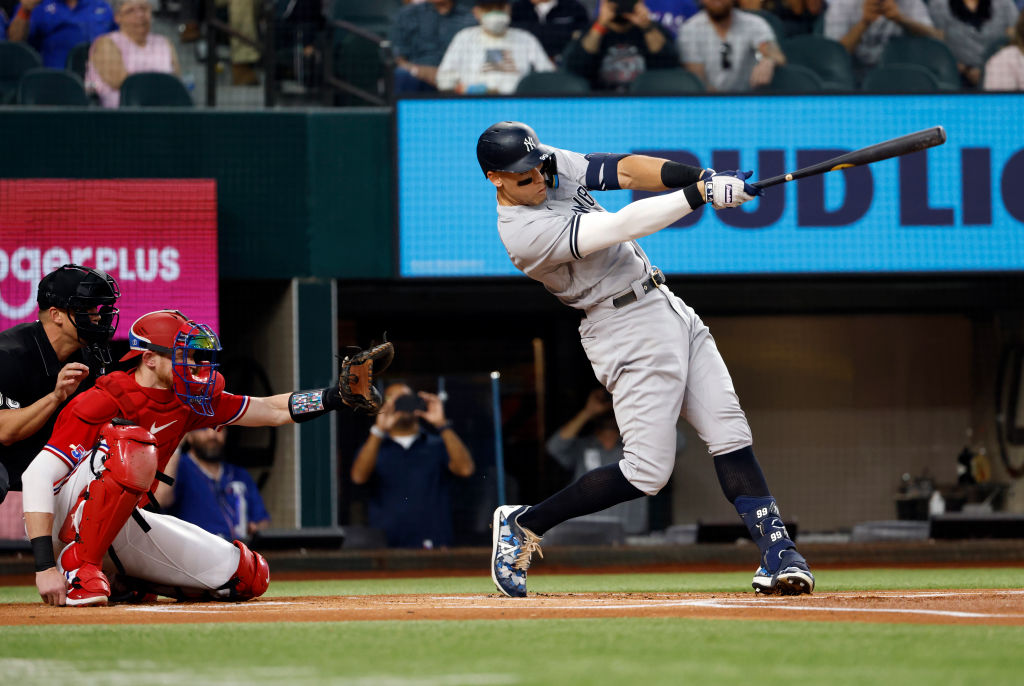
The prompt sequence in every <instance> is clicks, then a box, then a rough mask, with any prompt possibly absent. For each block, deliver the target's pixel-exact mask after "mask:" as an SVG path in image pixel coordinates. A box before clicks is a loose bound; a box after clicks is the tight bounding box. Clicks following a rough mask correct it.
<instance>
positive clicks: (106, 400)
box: [43, 372, 249, 488]
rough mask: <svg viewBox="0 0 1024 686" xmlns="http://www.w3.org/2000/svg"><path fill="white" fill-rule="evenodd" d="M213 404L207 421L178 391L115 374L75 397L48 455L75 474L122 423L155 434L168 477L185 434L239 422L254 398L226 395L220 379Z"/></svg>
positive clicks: (60, 421)
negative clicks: (112, 424)
mask: <svg viewBox="0 0 1024 686" xmlns="http://www.w3.org/2000/svg"><path fill="white" fill-rule="evenodd" d="M211 403H212V405H213V408H214V413H213V416H212V417H204V416H202V415H199V414H196V413H195V412H193V411H192V410H191V409H190V408H189V407H188V406H186V405H184V404H182V402H181V401H180V400H179V399H178V396H176V395H175V394H174V391H173V390H170V389H164V388H144V387H142V386H140V385H139V384H138V383H136V381H135V376H134V374H132V375H129V374H125V373H124V372H114V373H112V374H107V375H106V376H101V377H100V378H99V379H97V380H96V385H95V386H94V387H93V388H91V389H89V390H88V391H86V392H85V393H82V394H80V395H78V396H76V397H75V398H74V399H73V400H72V401H71V402H70V403H69V404H68V406H67V407H65V408H64V409H63V410H62V411H61V413H60V416H59V417H58V418H57V423H56V425H55V426H54V428H53V434H52V435H51V436H50V441H49V442H48V443H47V444H46V446H45V447H44V448H43V450H45V451H47V452H49V453H50V454H52V455H55V456H56V457H58V458H60V459H61V461H63V462H64V463H66V464H67V465H68V468H69V469H74V468H75V467H77V466H78V463H79V462H81V461H82V460H84V459H85V458H87V457H89V453H90V452H91V451H92V448H93V446H94V445H96V441H97V439H98V438H99V435H100V429H101V428H103V426H105V425H106V424H107V422H109V421H110V420H111V419H113V418H114V417H121V418H123V419H127V420H128V421H130V422H132V423H134V424H137V425H139V426H141V427H142V428H144V429H146V430H147V431H149V433H151V434H153V437H154V438H156V441H157V469H158V470H160V471H163V469H164V467H166V466H167V461H168V460H169V459H171V455H172V454H173V453H174V450H175V448H177V447H178V445H179V444H180V443H181V439H182V437H183V436H184V435H185V434H187V433H188V432H189V431H192V430H194V429H203V428H207V427H213V428H218V429H219V428H220V427H222V426H227V425H228V424H232V423H234V422H236V421H238V420H239V419H240V418H241V417H242V415H243V414H245V411H246V410H247V409H249V396H245V395H234V394H233V393H228V392H226V391H225V390H224V377H222V376H221V375H220V374H217V380H216V384H215V385H214V390H213V397H212V399H211ZM153 488H156V483H154V484H153Z"/></svg>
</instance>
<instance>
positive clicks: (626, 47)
mask: <svg viewBox="0 0 1024 686" xmlns="http://www.w3.org/2000/svg"><path fill="white" fill-rule="evenodd" d="M678 61H679V60H678V56H677V53H676V50H675V46H673V44H672V41H671V40H670V39H669V37H668V35H667V34H666V33H665V30H664V29H663V28H661V26H659V25H658V23H657V22H656V21H654V19H653V18H652V17H651V12H650V10H648V9H647V5H645V4H644V3H643V1H642V0H617V1H616V2H611V0H601V6H600V8H599V9H598V13H597V21H595V22H594V24H593V26H591V27H590V30H588V31H587V32H586V33H584V34H583V35H582V36H580V37H579V38H578V39H576V40H575V41H573V42H572V43H571V44H570V45H569V47H568V49H567V50H566V54H565V68H566V70H567V71H571V72H573V73H575V74H579V75H580V76H582V77H583V78H585V79H587V80H588V81H590V86H591V88H593V89H594V90H614V91H620V92H624V91H626V90H627V89H628V88H629V85H630V84H631V83H633V81H635V80H636V77H637V76H639V75H640V74H642V73H643V72H645V71H647V70H650V69H672V68H674V67H676V66H678Z"/></svg>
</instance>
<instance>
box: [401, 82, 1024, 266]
mask: <svg viewBox="0 0 1024 686" xmlns="http://www.w3.org/2000/svg"><path fill="white" fill-rule="evenodd" d="M1021 112H1024V94H1016V93H1013V94H1010V93H1007V94H961V95H956V94H950V95H891V96H889V95H884V96H883V95H834V96H833V95H814V96H771V95H766V96H756V95H749V96H717V95H708V96H690V97H632V98H623V97H593V98H572V99H558V98H546V99H533V98H515V99H510V98H504V99H475V98H474V99H471V100H468V99H467V100H453V99H448V100H424V99H418V98H417V99H408V100H400V101H399V103H398V112H397V117H396V125H397V137H396V139H397V141H398V183H399V190H398V197H399V250H400V260H399V264H400V271H401V275H402V276H431V277H432V276H506V275H509V276H510V275H517V274H518V271H517V270H516V269H515V267H514V265H513V264H512V262H511V261H510V260H509V258H508V255H507V254H506V253H505V250H504V247H503V245H502V243H501V241H500V239H499V237H498V230H497V212H496V207H495V205H496V201H495V188H494V186H493V185H492V184H491V183H489V182H488V181H487V179H486V178H485V177H484V174H483V172H482V170H481V169H480V166H479V165H478V164H477V160H476V155H475V149H476V141H477V138H478V137H479V136H480V134H481V133H482V132H483V131H484V130H485V129H486V128H487V127H488V126H490V125H492V124H494V123H495V122H499V121H503V120H509V119H511V120H518V121H523V122H525V123H527V124H529V125H530V126H532V127H533V129H534V130H535V131H536V133H537V139H538V140H536V141H533V142H534V143H535V144H537V145H546V146H550V147H555V148H562V149H565V150H570V151H574V152H578V153H582V154H586V153H592V152H609V153H633V154H640V155H650V156H654V157H661V158H668V159H671V160H675V161H677V162H681V163H684V164H688V165H693V166H697V167H701V168H708V167H710V168H715V169H718V170H736V169H739V170H753V172H754V175H753V180H757V179H766V178H769V177H772V176H776V175H780V174H785V173H786V172H790V171H795V170H797V169H800V168H802V167H807V166H810V165H813V164H816V163H818V162H822V161H824V160H827V159H830V158H832V157H835V156H837V155H841V154H843V153H845V152H849V151H851V150H856V149H858V148H862V147H865V146H868V145H871V144H874V143H879V142H882V141H885V140H888V139H890V138H895V137H897V136H902V135H905V134H908V133H912V132H914V131H919V130H921V129H926V128H929V127H932V126H943V127H945V129H946V132H947V135H948V140H947V142H946V143H945V144H944V145H942V146H939V147H936V148H931V149H929V150H924V151H921V152H917V153H913V154H911V155H906V156H903V157H900V158H898V159H890V160H885V161H882V162H878V163H876V164H872V165H869V166H864V167H855V168H852V169H846V170H844V171H836V172H831V173H828V174H824V175H819V176H813V177H809V178H806V179H802V180H798V181H794V182H791V183H786V184H782V185H779V186H774V187H772V188H768V189H766V190H765V193H764V196H763V197H761V198H759V199H756V200H754V201H752V202H749V203H746V204H744V205H743V206H741V207H738V208H734V209H728V210H722V211H719V212H715V211H713V210H711V209H710V208H708V207H703V208H700V209H698V210H697V211H696V212H693V213H692V214H690V215H688V216H686V217H684V218H683V219H681V220H680V221H678V222H676V223H675V224H673V225H672V226H670V227H668V228H666V229H663V230H660V231H658V232H656V233H653V234H651V235H649V236H646V237H644V238H641V239H640V240H639V243H640V245H641V246H642V247H643V248H644V250H645V251H646V252H647V254H648V256H649V257H650V258H651V261H652V263H653V264H655V265H657V266H659V267H661V268H662V269H663V270H664V271H666V272H669V273H674V274H830V273H832V274H834V273H865V274H878V273H899V272H918V273H922V272H923V273H951V272H1012V271H1020V270H1024V192H1022V191H1021V187H1022V179H1024V137H1022V136H1021V134H1020V123H1019V122H1020V119H1021ZM438 140H443V141H444V147H445V150H447V151H448V153H447V154H446V156H445V158H444V163H443V171H439V170H438V163H437V146H436V142H437V141H438ZM576 159H577V164H576V165H573V166H572V168H568V169H559V170H558V172H559V182H560V184H563V185H574V184H578V183H583V184H584V185H585V184H586V178H587V177H586V162H585V161H583V160H582V158H576ZM593 190H594V189H591V191H593ZM650 194H651V193H649V192H641V191H630V190H617V191H608V192H596V191H595V192H592V195H593V198H594V200H596V202H597V203H599V204H600V205H601V206H602V207H603V208H604V209H605V210H608V211H609V212H614V211H617V210H619V209H621V208H622V207H623V206H624V205H626V204H627V203H629V202H633V201H635V200H638V199H640V198H643V197H645V196H647V195H650ZM540 209H541V210H542V209H543V208H540ZM552 240H555V237H554V236H553V237H552Z"/></svg>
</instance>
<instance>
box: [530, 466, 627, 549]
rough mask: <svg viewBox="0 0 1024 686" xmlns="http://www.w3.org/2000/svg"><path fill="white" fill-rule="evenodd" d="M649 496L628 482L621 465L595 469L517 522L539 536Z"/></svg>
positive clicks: (532, 509)
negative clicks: (615, 506)
mask: <svg viewBox="0 0 1024 686" xmlns="http://www.w3.org/2000/svg"><path fill="white" fill-rule="evenodd" d="M644 495H646V494H645V493H644V492H643V491H641V490H640V489H639V488H637V487H636V486H634V485H633V484H631V483H629V482H628V481H627V480H626V477H625V476H623V474H622V470H621V469H619V465H618V463H617V462H616V463H614V464H607V465H605V466H603V467H598V468H597V469H593V470H591V471H589V472H587V473H586V474H584V475H583V476H581V477H580V478H578V479H576V481H574V482H573V483H571V484H569V485H568V486H566V487H565V488H563V489H562V490H560V491H559V492H558V493H555V494H554V495H553V496H551V497H550V498H548V499H547V500H545V501H543V502H541V503H540V504H538V505H534V506H533V507H531V508H530V509H529V510H527V511H526V512H524V513H523V514H522V515H520V517H519V519H518V522H519V525H520V526H524V527H526V528H527V529H529V530H530V531H532V532H533V533H535V534H537V535H538V536H542V535H543V534H544V532H545V531H547V530H548V529H550V528H551V527H553V526H555V525H556V524H561V523H562V522H564V521H566V520H567V519H572V518H573V517H582V516H583V515H587V514H591V513H593V512H600V511H601V510H605V509H607V508H609V507H611V506H612V505H618V504H619V503H624V502H626V501H627V500H635V499H636V498H640V497H643V496H644Z"/></svg>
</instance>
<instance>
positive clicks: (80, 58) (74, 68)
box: [64, 43, 89, 81]
mask: <svg viewBox="0 0 1024 686" xmlns="http://www.w3.org/2000/svg"><path fill="white" fill-rule="evenodd" d="M88 62H89V43H79V44H78V45H76V46H75V47H73V48H71V52H69V53H68V59H67V62H65V64H64V68H65V69H67V70H68V71H70V72H73V73H75V74H78V78H80V79H82V80H83V81H84V80H85V66H86V64H88Z"/></svg>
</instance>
